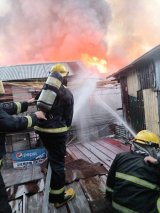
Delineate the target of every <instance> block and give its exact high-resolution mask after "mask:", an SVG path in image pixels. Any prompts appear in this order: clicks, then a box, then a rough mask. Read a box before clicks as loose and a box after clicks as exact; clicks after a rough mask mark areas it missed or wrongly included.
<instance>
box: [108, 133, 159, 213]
mask: <svg viewBox="0 0 160 213" xmlns="http://www.w3.org/2000/svg"><path fill="white" fill-rule="evenodd" d="M158 146H159V138H158V136H157V135H155V134H154V133H152V132H150V131H147V130H142V131H140V132H139V133H138V134H137V135H136V136H135V139H134V141H133V144H132V148H131V152H127V153H120V154H117V155H116V158H115V159H114V161H113V163H112V165H111V168H110V171H109V173H108V178H107V191H106V196H107V197H110V198H111V199H112V206H113V209H114V212H122V213H126V212H127V213H136V212H137V213H138V212H139V213H158V212H160V197H159V195H160V168H159V165H155V164H149V163H148V164H147V163H146V162H145V161H144V158H145V157H146V156H152V157H155V158H156V156H157V150H156V149H157V148H158Z"/></svg>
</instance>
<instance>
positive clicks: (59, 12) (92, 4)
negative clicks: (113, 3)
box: [0, 0, 111, 66]
mask: <svg viewBox="0 0 160 213" xmlns="http://www.w3.org/2000/svg"><path fill="white" fill-rule="evenodd" d="M110 20H111V10H110V7H109V4H108V3H107V2H106V1H105V0H98V1H97V0H84V1H83V0H45V1H44V0H36V1H33V0H14V1H12V0H1V2H0V47H1V52H0V64H1V66H2V65H11V64H22V63H33V62H46V61H59V60H60V61H66V60H75V59H80V58H81V54H83V53H87V54H89V55H90V56H97V57H101V58H106V52H107V45H106V42H105V39H104V38H105V35H106V33H107V26H108V24H109V22H110Z"/></svg>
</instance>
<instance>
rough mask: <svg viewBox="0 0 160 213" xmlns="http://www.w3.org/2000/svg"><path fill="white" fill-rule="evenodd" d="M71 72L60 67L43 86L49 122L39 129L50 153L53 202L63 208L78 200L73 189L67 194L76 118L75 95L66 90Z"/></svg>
mask: <svg viewBox="0 0 160 213" xmlns="http://www.w3.org/2000/svg"><path fill="white" fill-rule="evenodd" d="M68 73H69V72H68V69H67V68H66V67H65V66H64V65H62V64H56V65H55V66H53V67H52V69H51V74H50V76H49V77H48V79H47V81H46V83H45V84H44V86H43V89H42V91H41V94H40V96H39V99H38V100H37V105H38V107H39V108H40V109H42V110H44V111H45V112H46V118H47V120H46V121H42V122H39V125H38V126H36V127H35V130H37V132H38V134H39V136H40V138H41V140H42V142H43V144H44V146H45V147H46V149H47V150H48V158H49V162H50V166H51V171H52V174H51V182H50V192H49V202H50V203H53V204H54V206H55V207H56V208H59V207H61V206H63V205H64V204H66V203H67V201H69V200H71V199H72V198H73V197H74V196H75V192H74V191H73V189H72V188H70V189H68V190H66V191H65V188H64V186H65V171H64V163H65V154H66V145H65V143H66V139H67V133H68V130H69V128H70V126H71V122H72V117H73V95H72V93H71V92H70V91H69V90H68V89H67V88H66V85H67V76H68Z"/></svg>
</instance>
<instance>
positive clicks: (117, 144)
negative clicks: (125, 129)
mask: <svg viewBox="0 0 160 213" xmlns="http://www.w3.org/2000/svg"><path fill="white" fill-rule="evenodd" d="M101 140H102V141H104V142H106V143H107V144H110V145H112V146H114V147H118V148H119V149H121V150H123V151H124V152H126V151H128V150H130V146H129V144H127V145H126V144H124V143H122V141H120V140H116V139H111V138H104V139H101Z"/></svg>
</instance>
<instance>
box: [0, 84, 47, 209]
mask: <svg viewBox="0 0 160 213" xmlns="http://www.w3.org/2000/svg"><path fill="white" fill-rule="evenodd" d="M0 95H4V87H3V84H2V82H1V81H0ZM32 102H34V99H30V100H28V101H27V102H22V103H20V102H9V103H0V169H1V167H2V165H3V156H4V155H5V153H6V150H5V133H10V132H15V131H20V130H24V129H27V128H28V127H32V126H34V125H35V124H36V123H37V121H38V119H46V118H45V116H44V113H43V112H42V111H39V112H38V111H37V112H35V113H33V114H31V115H29V116H24V117H15V116H12V115H13V114H18V113H21V112H24V111H26V110H27V108H28V105H30V104H31V103H32ZM0 212H1V213H11V212H12V210H11V207H10V205H9V203H8V196H7V192H6V189H5V184H4V181H3V178H2V175H1V172H0Z"/></svg>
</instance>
